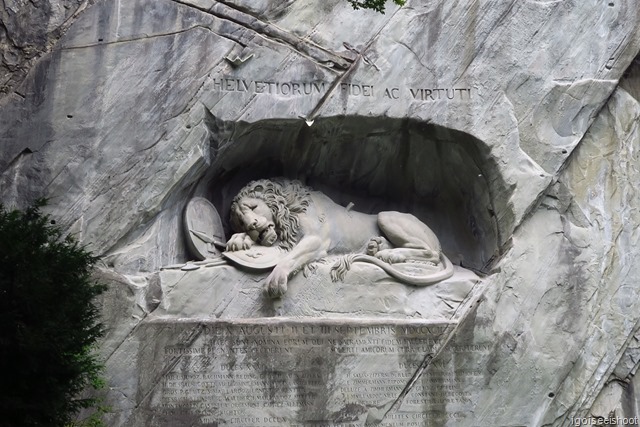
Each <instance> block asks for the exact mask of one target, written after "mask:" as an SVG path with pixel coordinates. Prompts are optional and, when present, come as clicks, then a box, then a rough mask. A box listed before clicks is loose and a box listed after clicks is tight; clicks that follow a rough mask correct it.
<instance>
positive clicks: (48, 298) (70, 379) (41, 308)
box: [0, 201, 104, 427]
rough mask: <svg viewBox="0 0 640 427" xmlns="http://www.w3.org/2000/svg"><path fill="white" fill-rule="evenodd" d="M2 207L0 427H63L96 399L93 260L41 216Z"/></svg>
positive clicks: (98, 331) (96, 314)
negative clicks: (92, 388) (89, 390)
mask: <svg viewBox="0 0 640 427" xmlns="http://www.w3.org/2000/svg"><path fill="white" fill-rule="evenodd" d="M43 205H44V201H38V202H37V203H36V204H35V205H34V206H32V207H30V208H28V209H27V210H26V211H24V212H22V211H17V210H13V211H7V210H6V209H5V208H4V207H3V206H2V205H0V372H2V375H0V420H2V421H1V424H2V425H3V426H20V427H30V426H47V427H50V426H64V425H69V424H70V423H71V420H72V418H73V415H74V414H75V413H76V412H77V411H79V410H80V409H82V408H88V407H91V406H93V405H94V404H95V403H96V401H95V400H94V399H90V398H88V399H81V398H78V397H77V396H78V395H79V393H80V392H81V391H82V390H83V389H84V388H85V387H86V386H87V385H98V383H99V381H100V376H99V374H100V369H101V364H100V363H99V362H98V360H97V359H96V356H95V355H94V354H93V353H92V349H93V348H94V345H95V343H96V340H97V339H98V338H99V337H100V336H101V335H102V334H103V329H102V325H101V324H100V323H99V322H98V318H99V312H98V308H97V307H96V306H95V305H94V303H93V300H94V298H95V297H96V296H97V295H99V294H100V293H102V292H103V291H104V287H103V286H102V285H99V284H96V283H94V282H93V281H92V279H91V270H92V266H93V265H94V263H95V262H96V261H97V259H96V258H95V257H93V256H92V255H91V254H90V253H89V252H87V251H86V250H85V249H83V248H82V247H81V246H79V244H78V243H77V242H76V241H75V240H74V239H73V238H71V237H65V238H63V237H62V232H61V231H60V229H59V228H58V227H56V226H55V225H53V224H54V221H51V220H50V218H49V217H48V216H46V215H43V214H42V213H41V212H40V208H41V207H42V206H43Z"/></svg>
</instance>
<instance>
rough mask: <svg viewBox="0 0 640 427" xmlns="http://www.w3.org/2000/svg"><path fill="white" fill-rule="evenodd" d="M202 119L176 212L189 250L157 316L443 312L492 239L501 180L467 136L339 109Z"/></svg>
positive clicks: (503, 192) (167, 280) (469, 284)
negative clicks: (195, 170) (187, 197)
mask: <svg viewBox="0 0 640 427" xmlns="http://www.w3.org/2000/svg"><path fill="white" fill-rule="evenodd" d="M210 130H211V135H212V147H213V148H214V149H213V150H212V152H213V159H212V166H211V168H210V170H209V173H208V175H207V176H206V177H205V178H203V179H202V181H201V183H200V184H199V186H198V188H197V189H196V192H195V194H196V196H195V197H194V199H193V200H192V201H191V202H190V203H189V204H188V207H187V209H186V210H185V222H184V223H185V230H184V234H185V237H186V239H187V246H189V247H190V248H192V251H191V252H192V256H193V257H194V258H195V259H197V260H199V261H197V262H192V263H188V264H186V265H178V266H169V267H168V268H165V269H164V270H163V271H162V272H161V273H160V275H161V280H162V282H163V289H164V291H165V292H164V293H165V297H164V301H163V304H162V305H161V307H160V309H159V310H158V311H157V314H164V315H173V316H187V317H189V316H197V315H205V316H215V317H222V318H235V317H261V316H273V315H280V316H311V317H314V316H323V317H326V316H327V315H329V316H334V317H342V316H345V317H350V316H354V315H360V316H363V317H367V316H382V317H393V318H414V317H419V318H425V317H426V318H433V319H450V318H451V317H452V316H453V315H454V313H455V312H456V310H457V309H458V307H459V305H460V303H461V302H462V301H464V300H465V299H466V298H467V296H468V295H469V294H470V293H471V291H472V288H473V286H474V285H475V284H476V283H478V281H479V280H480V279H479V277H478V276H477V275H476V274H475V273H474V272H473V271H476V272H480V273H481V272H482V271H483V269H484V268H485V267H486V266H487V265H488V263H489V262H490V260H491V258H492V257H494V256H495V255H496V254H497V252H498V248H499V246H500V245H501V244H502V243H503V242H502V240H501V237H500V231H499V230H500V228H501V227H500V224H498V222H497V219H496V213H495V212H496V210H497V209H501V210H502V211H504V208H503V207H502V208H501V207H500V206H501V205H505V204H506V201H505V200H506V199H508V194H509V189H508V188H507V187H506V185H505V184H504V182H503V181H502V180H501V179H500V177H498V176H494V175H492V174H494V173H495V172H494V171H495V170H496V168H495V167H493V165H492V163H491V162H492V158H491V156H489V154H488V152H487V149H486V146H485V145H484V144H483V143H482V142H481V141H479V140H478V139H476V138H473V137H472V136H470V135H468V134H465V133H462V132H459V131H455V130H451V129H445V128H442V127H438V126H433V125H428V124H424V123H417V122H412V121H407V120H391V119H376V120H373V119H369V118H349V117H339V118H329V119H318V120H316V122H315V123H314V125H313V126H311V127H309V126H307V125H306V124H305V123H304V122H303V123H302V124H301V123H300V122H299V121H294V120H290V121H287V120H283V121H276V120H272V121H263V122H258V123H251V124H249V123H233V124H230V123H220V122H216V121H215V119H213V118H212V120H211V123H210ZM283 177H286V178H283ZM258 179H262V180H258ZM256 180H258V181H256ZM195 206H197V207H195ZM218 216H219V218H220V219H219V220H218V219H217V218H218ZM503 217H505V216H504V215H503ZM507 217H508V216H507ZM211 218H216V220H215V221H211ZM222 236H225V237H226V239H224V240H226V241H223V237H222ZM198 247H199V248H200V249H198ZM194 248H195V249H194ZM269 297H270V298H269Z"/></svg>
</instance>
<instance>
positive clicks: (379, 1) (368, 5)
mask: <svg viewBox="0 0 640 427" xmlns="http://www.w3.org/2000/svg"><path fill="white" fill-rule="evenodd" d="M347 1H348V2H349V3H351V6H353V8H354V9H356V10H357V9H373V10H375V11H376V12H380V13H384V8H385V3H386V2H387V0H364V1H358V0H347ZM393 2H394V3H395V4H397V5H400V6H402V5H404V4H405V0H393Z"/></svg>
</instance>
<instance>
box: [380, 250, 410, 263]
mask: <svg viewBox="0 0 640 427" xmlns="http://www.w3.org/2000/svg"><path fill="white" fill-rule="evenodd" d="M375 256H376V258H378V259H380V260H382V261H384V262H387V263H389V264H399V263H401V262H405V261H406V260H407V257H406V256H404V255H403V254H402V253H400V252H399V251H396V250H393V249H383V250H381V251H378V252H376V255H375Z"/></svg>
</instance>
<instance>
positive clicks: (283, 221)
mask: <svg viewBox="0 0 640 427" xmlns="http://www.w3.org/2000/svg"><path fill="white" fill-rule="evenodd" d="M279 181H280V182H276V181H272V180H269V179H261V180H258V181H252V182H250V183H249V184H247V185H246V186H245V187H244V188H243V189H242V190H240V192H239V193H238V195H237V196H236V197H235V198H234V199H233V203H231V226H232V228H233V229H234V231H236V232H247V233H248V234H249V235H250V236H251V238H252V239H253V240H254V241H256V242H259V243H262V239H263V238H265V236H266V238H265V240H267V241H268V242H269V240H270V239H269V238H268V237H269V233H270V232H271V231H270V229H269V227H270V222H271V219H272V220H273V225H274V226H275V227H274V228H275V234H276V235H277V238H278V240H279V241H280V247H282V248H284V249H287V250H288V249H291V248H293V246H294V245H295V244H296V243H297V241H298V229H299V227H300V224H299V221H298V215H300V214H302V213H304V212H305V211H306V210H307V207H308V206H309V202H310V199H311V198H310V192H309V189H308V188H307V187H305V186H303V185H302V184H301V183H300V182H299V181H289V180H279ZM256 201H262V202H264V203H265V204H266V206H267V207H268V208H269V211H270V213H271V215H268V213H267V215H260V213H259V212H258V211H259V209H256V207H255V206H254V205H256V204H257V203H256ZM265 216H271V217H272V218H264V217H265ZM251 231H253V232H255V234H252V233H251ZM270 244H273V242H270Z"/></svg>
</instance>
